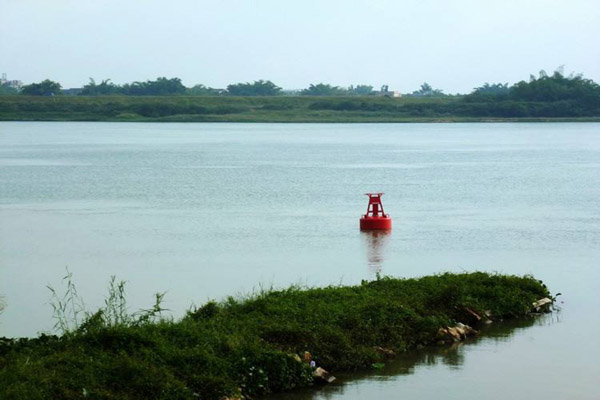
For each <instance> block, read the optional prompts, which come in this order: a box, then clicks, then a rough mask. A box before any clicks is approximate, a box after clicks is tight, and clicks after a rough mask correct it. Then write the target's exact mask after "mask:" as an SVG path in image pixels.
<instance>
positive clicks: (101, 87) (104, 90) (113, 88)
mask: <svg viewBox="0 0 600 400" xmlns="http://www.w3.org/2000/svg"><path fill="white" fill-rule="evenodd" d="M122 90H123V88H122V87H121V86H118V85H115V84H114V83H112V82H111V81H110V79H104V80H103V81H101V82H100V84H96V81H94V79H93V78H90V82H89V83H88V84H87V85H85V86H84V87H83V89H82V91H81V93H79V94H80V95H82V96H98V95H109V94H118V93H121V92H122Z"/></svg>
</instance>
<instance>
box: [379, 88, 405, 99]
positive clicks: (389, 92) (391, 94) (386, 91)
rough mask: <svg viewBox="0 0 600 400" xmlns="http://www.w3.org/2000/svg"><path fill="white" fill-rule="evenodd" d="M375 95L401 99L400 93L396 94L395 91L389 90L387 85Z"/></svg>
mask: <svg viewBox="0 0 600 400" xmlns="http://www.w3.org/2000/svg"><path fill="white" fill-rule="evenodd" d="M377 95H378V96H384V97H402V93H400V92H397V91H395V90H389V86H388V85H383V86H382V87H381V90H380V91H379V93H377Z"/></svg>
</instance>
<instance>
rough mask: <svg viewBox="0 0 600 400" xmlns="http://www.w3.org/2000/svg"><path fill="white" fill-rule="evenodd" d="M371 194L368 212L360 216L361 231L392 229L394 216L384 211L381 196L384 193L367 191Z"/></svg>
mask: <svg viewBox="0 0 600 400" xmlns="http://www.w3.org/2000/svg"><path fill="white" fill-rule="evenodd" d="M365 195H366V196H369V205H368V206H367V213H366V214H365V215H363V216H362V217H361V218H360V230H361V231H373V230H389V229H392V218H391V217H390V216H389V214H385V213H384V212H383V204H381V196H383V193H365Z"/></svg>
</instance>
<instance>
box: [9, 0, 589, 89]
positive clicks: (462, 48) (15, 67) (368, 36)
mask: <svg viewBox="0 0 600 400" xmlns="http://www.w3.org/2000/svg"><path fill="white" fill-rule="evenodd" d="M0 15H2V22H1V23H0V72H6V73H7V74H8V77H9V79H20V80H22V81H23V82H25V83H30V82H34V81H40V80H42V79H45V78H50V79H53V80H57V81H59V82H61V83H62V85H63V87H80V86H82V85H83V84H85V83H87V81H88V78H89V77H94V78H95V79H96V80H100V79H103V78H111V79H112V80H113V81H114V82H116V83H125V82H131V81H135V80H146V79H154V78H156V77H158V76H167V77H174V76H177V77H180V78H181V79H182V80H183V83H184V84H185V85H186V86H192V85H194V84H197V83H203V84H206V85H208V86H212V87H225V86H226V85H227V84H229V83H235V82H246V81H253V80H256V79H270V80H272V81H273V82H275V83H276V84H278V85H280V86H282V87H284V88H286V89H294V88H304V87H307V86H308V85H309V84H310V83H318V82H326V83H331V84H334V85H340V86H347V85H350V84H360V83H368V84H372V85H374V86H377V87H378V86H379V85H382V84H389V85H390V89H394V90H400V91H402V92H409V91H413V90H415V89H417V88H418V86H419V84H420V83H422V82H424V81H426V82H429V83H430V84H431V85H432V86H434V87H436V88H441V89H443V90H444V91H445V92H446V93H455V92H469V91H470V90H471V89H472V88H473V87H475V86H479V85H481V84H483V83H484V82H509V83H514V82H516V81H519V80H522V79H527V78H528V76H529V74H530V73H535V74H537V72H538V71H539V70H540V69H546V70H547V71H549V72H550V71H552V70H554V69H555V68H556V67H558V66H560V65H563V64H564V65H565V71H566V72H572V71H574V72H581V73H583V74H584V75H585V76H586V77H587V78H591V79H594V80H595V81H596V82H600V44H599V43H600V0H569V1H554V0H543V1H542V0H539V1H538V0H520V1H513V0H501V1H491V0H472V1H471V0H446V1H443V0H438V1H434V0H420V1H417V0H398V1H376V0H369V1H349V0H347V1H327V0H321V1H311V0H300V1H295V0H279V1H267V0H264V1H233V0H214V1H192V0H170V1H163V0H129V1H128V0H119V1H116V0H115V1H113V0H104V1H103V0H38V1H34V0H0Z"/></svg>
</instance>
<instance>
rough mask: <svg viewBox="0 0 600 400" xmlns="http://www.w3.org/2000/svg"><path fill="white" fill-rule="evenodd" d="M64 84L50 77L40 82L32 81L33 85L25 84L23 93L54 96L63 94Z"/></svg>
mask: <svg viewBox="0 0 600 400" xmlns="http://www.w3.org/2000/svg"><path fill="white" fill-rule="evenodd" d="M61 92H62V86H61V85H60V83H58V82H54V81H51V80H50V79H46V80H43V81H42V82H40V83H32V84H31V85H25V86H23V89H22V90H21V94H23V95H27V96H54V95H58V94H62V93H61Z"/></svg>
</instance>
